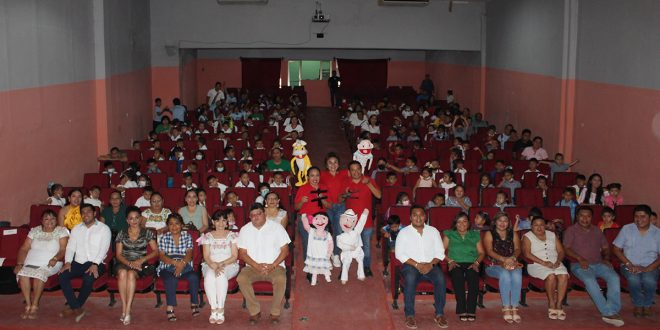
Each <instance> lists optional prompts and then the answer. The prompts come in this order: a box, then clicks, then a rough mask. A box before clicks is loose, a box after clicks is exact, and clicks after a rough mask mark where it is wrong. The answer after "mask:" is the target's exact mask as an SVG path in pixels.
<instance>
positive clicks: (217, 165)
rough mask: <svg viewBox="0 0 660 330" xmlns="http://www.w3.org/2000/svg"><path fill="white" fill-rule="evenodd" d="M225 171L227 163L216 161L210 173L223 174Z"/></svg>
mask: <svg viewBox="0 0 660 330" xmlns="http://www.w3.org/2000/svg"><path fill="white" fill-rule="evenodd" d="M224 171H225V163H224V162H223V161H221V160H216V161H215V165H214V166H213V168H212V169H210V170H209V172H218V173H222V172H224Z"/></svg>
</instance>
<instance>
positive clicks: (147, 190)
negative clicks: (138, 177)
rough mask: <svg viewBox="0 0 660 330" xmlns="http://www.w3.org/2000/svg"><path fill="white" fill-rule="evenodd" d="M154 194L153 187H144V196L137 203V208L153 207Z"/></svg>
mask: <svg viewBox="0 0 660 330" xmlns="http://www.w3.org/2000/svg"><path fill="white" fill-rule="evenodd" d="M153 193H154V189H153V188H151V187H144V190H143V191H142V196H140V198H138V199H137V200H136V201H135V206H136V207H151V195H152V194H153Z"/></svg>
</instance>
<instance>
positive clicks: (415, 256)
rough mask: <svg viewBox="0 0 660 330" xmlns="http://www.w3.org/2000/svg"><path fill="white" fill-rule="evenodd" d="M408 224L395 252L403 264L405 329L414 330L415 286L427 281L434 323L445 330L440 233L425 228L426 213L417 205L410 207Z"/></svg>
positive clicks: (443, 251)
mask: <svg viewBox="0 0 660 330" xmlns="http://www.w3.org/2000/svg"><path fill="white" fill-rule="evenodd" d="M410 221H411V226H407V227H405V228H403V229H401V231H400V232H399V235H398V236H397V239H396V246H395V249H394V251H395V256H396V258H397V259H398V260H399V261H401V263H403V266H402V267H401V277H402V279H403V281H404V288H403V296H404V311H405V314H406V327H408V328H410V329H417V322H416V321H415V293H416V290H417V283H419V281H421V280H426V281H429V282H431V283H433V299H434V304H433V306H434V307H435V317H434V321H435V323H436V325H437V326H438V327H440V328H446V327H447V319H446V318H445V312H444V309H445V295H446V287H445V277H444V275H443V274H442V270H441V269H440V265H439V264H440V261H442V260H443V259H444V258H445V248H444V245H443V243H442V239H441V238H440V232H439V231H438V230H437V229H435V228H434V227H431V226H429V225H426V212H425V211H424V208H423V207H421V206H419V205H414V206H413V207H411V209H410ZM420 247H422V249H420Z"/></svg>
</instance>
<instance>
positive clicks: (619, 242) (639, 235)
mask: <svg viewBox="0 0 660 330" xmlns="http://www.w3.org/2000/svg"><path fill="white" fill-rule="evenodd" d="M633 212H634V213H633V214H634V221H635V222H634V223H629V224H627V225H625V226H623V228H621V231H620V232H619V235H618V236H617V237H616V239H615V240H614V242H613V244H614V248H613V251H614V254H615V255H616V256H617V257H618V258H619V259H620V260H621V262H622V263H623V267H622V268H621V273H622V274H623V277H625V278H626V280H627V281H628V290H629V291H630V297H631V298H632V302H633V305H634V306H635V307H634V309H633V315H634V316H635V317H641V316H647V317H648V316H651V305H653V297H654V295H655V290H656V285H657V282H658V276H659V275H660V270H659V269H658V267H660V229H658V227H656V226H654V225H652V224H651V213H652V212H651V208H650V207H649V206H648V205H638V206H636V207H635V209H634V210H633Z"/></svg>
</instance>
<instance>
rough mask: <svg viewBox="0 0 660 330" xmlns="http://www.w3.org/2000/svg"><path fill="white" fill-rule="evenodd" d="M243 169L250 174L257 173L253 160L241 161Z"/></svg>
mask: <svg viewBox="0 0 660 330" xmlns="http://www.w3.org/2000/svg"><path fill="white" fill-rule="evenodd" d="M241 169H242V170H243V171H245V172H248V173H254V172H255V170H254V167H253V166H252V160H250V159H248V160H244V161H241Z"/></svg>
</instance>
